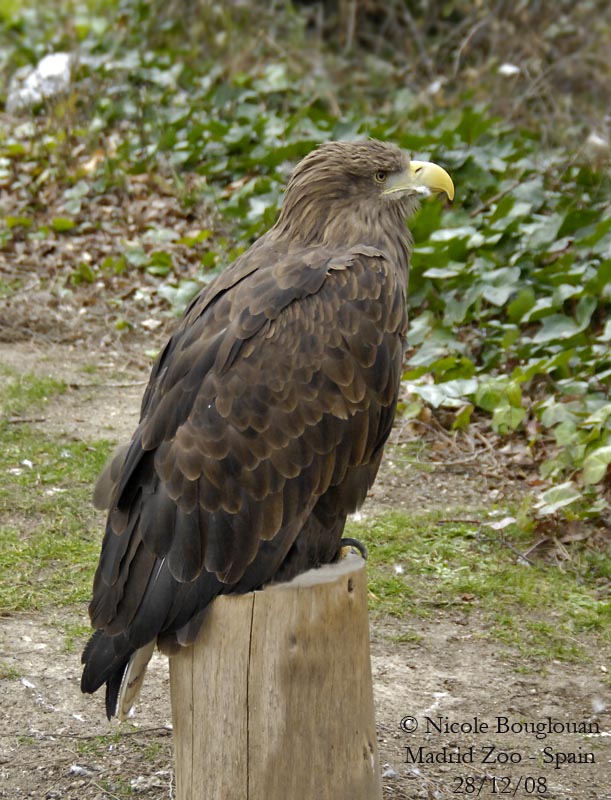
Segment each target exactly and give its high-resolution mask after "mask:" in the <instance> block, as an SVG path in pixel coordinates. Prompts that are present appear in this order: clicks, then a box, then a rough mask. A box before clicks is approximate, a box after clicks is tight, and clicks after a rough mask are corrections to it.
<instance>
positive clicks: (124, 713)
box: [116, 639, 155, 720]
mask: <svg viewBox="0 0 611 800" xmlns="http://www.w3.org/2000/svg"><path fill="white" fill-rule="evenodd" d="M154 650H155V640H154V639H153V641H152V642H149V643H148V644H146V645H145V646H144V647H141V648H140V649H139V650H136V652H135V653H134V654H133V655H132V657H131V658H130V660H129V664H128V665H127V669H126V670H125V674H124V675H123V680H122V681H121V688H120V689H119V697H118V698H117V712H116V713H117V718H118V719H120V720H124V719H127V717H128V716H129V712H130V711H131V709H132V706H133V705H134V703H135V702H136V700H137V699H138V695H139V694H140V689H141V688H142V682H143V681H144V676H145V674H146V668H147V666H148V663H149V661H150V660H151V656H152V655H153V652H154Z"/></svg>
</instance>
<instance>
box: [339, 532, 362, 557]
mask: <svg viewBox="0 0 611 800" xmlns="http://www.w3.org/2000/svg"><path fill="white" fill-rule="evenodd" d="M339 543H340V545H341V547H353V548H354V549H355V550H358V552H359V553H360V554H361V558H363V560H364V561H367V548H366V547H365V545H364V544H363V542H359V540H358V539H351V538H350V537H346V538H345V539H340V542H339Z"/></svg>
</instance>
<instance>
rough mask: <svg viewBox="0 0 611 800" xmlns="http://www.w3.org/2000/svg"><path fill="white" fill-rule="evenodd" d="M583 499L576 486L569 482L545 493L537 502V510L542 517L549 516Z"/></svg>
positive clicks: (553, 487)
mask: <svg viewBox="0 0 611 800" xmlns="http://www.w3.org/2000/svg"><path fill="white" fill-rule="evenodd" d="M581 497H582V495H581V492H580V491H579V489H577V487H576V486H575V484H574V483H573V482H572V481H567V482H566V483H561V484H559V485H558V486H552V488H551V489H548V490H547V491H545V492H543V493H542V494H541V495H540V496H539V498H538V499H537V501H536V502H535V508H536V509H537V511H538V513H539V514H540V515H541V516H548V515H550V514H555V513H556V512H557V511H559V510H560V509H561V508H565V507H566V506H569V505H571V504H572V503H575V502H577V501H578V500H581Z"/></svg>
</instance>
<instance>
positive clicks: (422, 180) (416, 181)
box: [384, 161, 454, 200]
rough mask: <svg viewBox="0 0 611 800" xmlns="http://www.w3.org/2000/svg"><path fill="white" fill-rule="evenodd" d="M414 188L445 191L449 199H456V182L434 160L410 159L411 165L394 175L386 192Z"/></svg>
mask: <svg viewBox="0 0 611 800" xmlns="http://www.w3.org/2000/svg"><path fill="white" fill-rule="evenodd" d="M413 189H416V190H417V189H428V190H429V191H431V192H445V193H446V194H447V196H448V199H449V200H453V199H454V184H453V183H452V178H450V176H449V175H448V173H447V172H446V171H445V169H443V168H442V167H440V166H439V165H438V164H433V162H432V161H410V163H409V167H408V169H407V170H406V171H405V172H402V173H400V174H399V175H392V176H391V177H390V179H389V181H388V184H387V187H386V189H385V190H384V194H394V193H395V192H406V191H410V190H413Z"/></svg>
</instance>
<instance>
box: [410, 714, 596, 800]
mask: <svg viewBox="0 0 611 800" xmlns="http://www.w3.org/2000/svg"><path fill="white" fill-rule="evenodd" d="M399 727H400V728H401V730H402V731H403V732H404V733H405V734H407V735H408V736H413V737H414V738H415V735H416V734H418V740H419V741H418V743H409V742H408V743H407V744H405V745H404V754H405V757H404V762H405V764H407V765H412V767H417V766H420V767H421V766H422V765H427V764H428V765H434V764H444V765H455V766H456V775H455V776H454V777H452V778H451V784H452V785H451V786H450V787H448V788H449V789H450V791H452V792H453V793H454V794H457V795H459V794H466V795H473V796H482V795H486V794H492V795H496V794H498V795H501V794H504V795H512V796H514V797H515V796H518V795H533V796H537V795H538V796H541V795H546V794H548V793H549V792H550V784H551V781H549V779H548V778H549V776H550V774H554V773H555V774H558V771H562V770H564V769H571V770H572V769H575V768H576V767H578V766H579V767H582V768H583V769H584V770H585V772H584V775H583V779H584V781H585V782H588V781H587V778H588V776H587V768H588V765H591V764H596V756H595V753H594V750H593V749H592V746H591V741H592V738H593V737H597V736H600V735H601V730H600V725H599V724H598V723H597V722H594V721H589V720H559V719H555V718H554V717H549V716H548V717H543V718H541V719H532V720H528V719H523V718H512V717H510V716H507V715H499V716H495V717H491V718H490V719H482V718H481V717H478V716H474V717H470V718H468V719H464V720H460V719H452V718H450V717H447V716H431V717H429V716H425V717H422V718H420V719H418V718H416V717H413V716H410V715H406V716H404V717H403V718H402V719H401V721H400V723H399ZM423 737H424V739H425V744H421V743H420V742H421V740H422V738H423ZM448 738H449V739H450V741H449V742H447V740H448ZM560 739H562V744H561V743H560ZM567 742H568V745H567Z"/></svg>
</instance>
